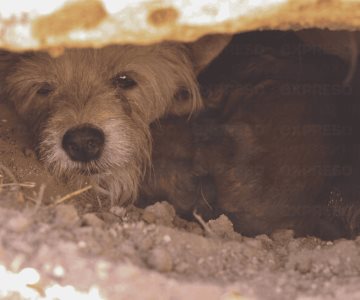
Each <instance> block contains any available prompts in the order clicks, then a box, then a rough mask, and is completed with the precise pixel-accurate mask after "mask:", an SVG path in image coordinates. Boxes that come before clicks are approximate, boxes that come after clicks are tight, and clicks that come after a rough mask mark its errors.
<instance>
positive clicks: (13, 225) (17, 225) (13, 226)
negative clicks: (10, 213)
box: [6, 215, 32, 233]
mask: <svg viewBox="0 0 360 300" xmlns="http://www.w3.org/2000/svg"><path fill="white" fill-rule="evenodd" d="M31 223H32V220H31V219H30V218H29V217H27V216H25V215H18V216H16V217H14V218H10V219H9V221H8V222H7V224H6V228H7V229H9V230H11V231H14V232H18V233H20V232H24V231H25V230H27V229H28V228H29V227H30V225H31Z"/></svg>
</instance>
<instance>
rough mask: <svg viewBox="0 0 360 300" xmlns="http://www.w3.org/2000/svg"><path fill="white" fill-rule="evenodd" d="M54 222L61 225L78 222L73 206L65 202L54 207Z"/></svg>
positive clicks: (73, 224)
mask: <svg viewBox="0 0 360 300" xmlns="http://www.w3.org/2000/svg"><path fill="white" fill-rule="evenodd" d="M55 221H56V223H57V224H58V225H61V226H70V227H71V226H75V225H77V224H78V223H79V222H80V218H79V215H78V213H77V210H76V208H75V206H73V205H70V204H66V205H59V206H57V207H56V219H55Z"/></svg>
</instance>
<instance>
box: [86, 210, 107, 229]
mask: <svg viewBox="0 0 360 300" xmlns="http://www.w3.org/2000/svg"><path fill="white" fill-rule="evenodd" d="M82 220H83V222H84V224H85V225H87V226H92V227H101V226H103V225H104V224H105V223H104V221H103V220H101V219H100V218H99V217H98V216H97V215H96V214H94V213H87V214H85V215H83V216H82Z"/></svg>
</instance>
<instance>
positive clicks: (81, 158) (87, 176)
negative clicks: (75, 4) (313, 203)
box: [0, 43, 202, 204]
mask: <svg viewBox="0 0 360 300" xmlns="http://www.w3.org/2000/svg"><path fill="white" fill-rule="evenodd" d="M12 60H13V63H12V64H9V63H7V68H5V69H6V71H5V76H4V79H3V81H4V83H5V87H4V90H5V95H6V97H7V98H8V100H10V101H12V102H13V103H14V105H15V108H16V110H17V112H18V113H19V114H20V115H21V116H22V118H23V119H24V120H25V121H27V122H28V124H29V127H31V128H32V130H33V132H34V134H35V137H36V138H37V150H38V153H39V157H40V159H41V160H42V161H43V162H44V163H45V165H47V166H48V167H49V169H50V170H52V171H53V173H55V174H56V175H59V176H62V177H65V178H70V179H74V180H76V181H79V180H80V183H83V182H84V181H87V182H89V183H91V184H92V185H93V186H94V187H96V188H97V189H98V190H100V191H104V192H107V193H108V194H109V196H110V198H111V199H112V201H114V200H120V204H123V203H125V202H126V201H129V200H133V199H134V198H135V197H136V195H137V190H138V184H139V180H140V179H141V176H142V175H143V174H144V171H145V169H146V167H147V166H149V164H150V157H151V137H150V132H149V125H150V123H151V122H153V121H154V120H157V119H158V118H160V117H162V116H164V115H166V114H175V115H186V114H190V113H192V112H194V111H196V110H198V109H199V108H200V107H201V106H202V101H201V97H200V95H199V91H198V87H197V82H196V75H195V71H194V63H193V62H192V61H191V53H190V50H189V47H185V46H184V45H181V44H176V43H162V44H158V45H150V46H130V45H123V46H118V45H117V46H108V47H105V48H102V49H70V50H66V51H65V52H64V54H63V55H61V56H59V57H57V58H53V57H51V56H50V55H48V54H47V53H39V52H36V53H28V54H23V55H12ZM3 61H4V60H3ZM1 64H2V62H1V61H0V65H1Z"/></svg>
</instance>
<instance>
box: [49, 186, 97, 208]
mask: <svg viewBox="0 0 360 300" xmlns="http://www.w3.org/2000/svg"><path fill="white" fill-rule="evenodd" d="M90 189H92V185H88V186H86V187H84V188H81V189H79V190H76V191H74V192H72V193H70V194H67V195H65V196H63V197H61V198H60V199H58V200H56V201H55V203H54V204H53V205H59V204H61V203H63V202H65V201H67V200H69V199H71V198H73V197H75V196H78V195H80V194H82V193H84V192H86V191H88V190H90Z"/></svg>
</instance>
